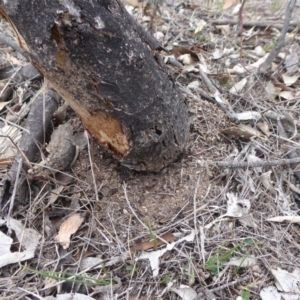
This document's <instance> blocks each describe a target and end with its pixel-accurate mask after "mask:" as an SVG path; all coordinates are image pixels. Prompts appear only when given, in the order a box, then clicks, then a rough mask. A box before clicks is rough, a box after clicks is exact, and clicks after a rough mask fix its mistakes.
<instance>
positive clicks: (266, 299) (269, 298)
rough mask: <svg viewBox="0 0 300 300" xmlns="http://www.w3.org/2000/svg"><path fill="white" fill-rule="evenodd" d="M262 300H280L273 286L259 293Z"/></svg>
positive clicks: (279, 295)
mask: <svg viewBox="0 0 300 300" xmlns="http://www.w3.org/2000/svg"><path fill="white" fill-rule="evenodd" d="M259 295H260V297H261V299H262V300H281V299H282V298H281V294H280V293H279V292H278V291H277V289H276V287H275V286H267V287H265V288H263V289H262V290H261V292H260V294H259Z"/></svg>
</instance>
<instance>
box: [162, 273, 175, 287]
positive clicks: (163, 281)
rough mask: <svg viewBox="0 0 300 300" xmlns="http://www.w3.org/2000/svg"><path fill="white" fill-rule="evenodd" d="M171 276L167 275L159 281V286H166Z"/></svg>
mask: <svg viewBox="0 0 300 300" xmlns="http://www.w3.org/2000/svg"><path fill="white" fill-rule="evenodd" d="M172 277H173V276H172V275H171V274H167V275H166V276H165V277H164V278H163V279H162V281H161V284H164V285H168V283H169V282H171V281H172Z"/></svg>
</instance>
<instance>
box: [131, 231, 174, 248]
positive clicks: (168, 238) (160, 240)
mask: <svg viewBox="0 0 300 300" xmlns="http://www.w3.org/2000/svg"><path fill="white" fill-rule="evenodd" d="M174 240H175V237H174V235H173V234H172V233H169V232H168V233H165V234H163V235H162V236H161V237H158V238H157V240H156V246H157V247H158V246H161V245H164V244H165V242H164V241H166V242H168V243H170V242H173V241H174ZM151 248H154V241H145V242H142V243H140V244H136V245H133V246H132V247H131V250H132V251H141V250H148V249H151Z"/></svg>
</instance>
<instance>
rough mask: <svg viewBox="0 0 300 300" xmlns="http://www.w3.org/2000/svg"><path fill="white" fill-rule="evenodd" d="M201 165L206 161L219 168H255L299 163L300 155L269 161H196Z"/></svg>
mask: <svg viewBox="0 0 300 300" xmlns="http://www.w3.org/2000/svg"><path fill="white" fill-rule="evenodd" d="M198 162H199V163H200V164H201V165H202V164H204V163H208V164H210V165H215V166H217V167H221V168H256V167H274V166H282V165H292V164H297V163H300V157H296V158H291V159H279V160H270V161H258V162H252V163H248V162H247V161H210V162H202V161H200V160H199V161H198Z"/></svg>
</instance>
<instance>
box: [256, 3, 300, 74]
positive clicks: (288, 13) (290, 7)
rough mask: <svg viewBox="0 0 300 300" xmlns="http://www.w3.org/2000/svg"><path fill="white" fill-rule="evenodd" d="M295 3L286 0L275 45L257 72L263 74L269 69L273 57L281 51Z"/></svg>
mask: <svg viewBox="0 0 300 300" xmlns="http://www.w3.org/2000/svg"><path fill="white" fill-rule="evenodd" d="M295 5H296V0H290V1H289V2H288V6H287V8H286V15H285V20H284V24H283V27H282V30H281V34H280V37H279V39H278V42H277V44H276V45H275V47H274V48H273V49H272V51H271V52H270V54H269V55H268V57H267V59H266V60H265V61H264V63H263V64H262V65H261V66H260V68H259V69H258V73H260V74H265V73H266V72H267V71H268V70H269V69H271V64H272V61H273V60H274V59H275V57H277V55H278V54H279V52H280V51H281V49H282V47H283V46H284V44H285V36H286V33H287V31H288V27H289V24H290V19H291V17H292V13H293V10H294V8H295Z"/></svg>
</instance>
